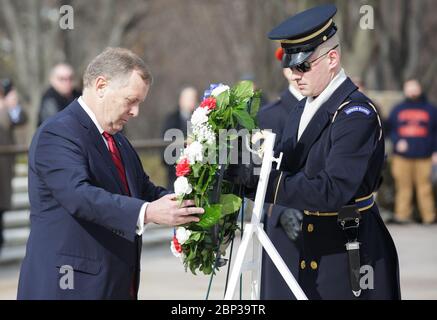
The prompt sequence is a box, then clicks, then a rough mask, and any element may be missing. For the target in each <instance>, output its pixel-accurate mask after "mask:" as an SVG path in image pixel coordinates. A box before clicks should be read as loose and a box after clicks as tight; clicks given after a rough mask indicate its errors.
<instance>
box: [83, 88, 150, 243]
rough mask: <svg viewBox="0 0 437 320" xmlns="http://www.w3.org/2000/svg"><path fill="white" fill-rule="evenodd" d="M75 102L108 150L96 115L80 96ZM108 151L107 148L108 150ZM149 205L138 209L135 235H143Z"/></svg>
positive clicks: (145, 204) (146, 203)
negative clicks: (87, 117) (90, 121)
mask: <svg viewBox="0 0 437 320" xmlns="http://www.w3.org/2000/svg"><path fill="white" fill-rule="evenodd" d="M77 102H79V104H80V106H81V107H82V108H83V110H84V111H85V112H86V113H87V115H88V116H89V117H90V118H91V120H92V121H93V123H94V125H95V126H96V127H97V130H99V133H100V136H101V138H102V140H103V142H104V143H105V145H106V148H108V142H107V141H106V139H105V138H104V137H103V131H104V130H103V128H102V127H101V126H100V124H99V122H98V121H97V118H96V115H95V114H94V112H93V111H92V110H91V109H90V107H88V106H87V105H86V103H85V101H83V99H82V96H80V97H79V99H77ZM108 150H109V148H108ZM148 204H149V203H148V202H145V203H144V204H143V205H142V206H141V209H140V215H139V216H138V221H137V229H136V233H137V235H139V236H140V235H142V234H143V233H144V230H145V225H144V216H145V213H146V209H147V205H148Z"/></svg>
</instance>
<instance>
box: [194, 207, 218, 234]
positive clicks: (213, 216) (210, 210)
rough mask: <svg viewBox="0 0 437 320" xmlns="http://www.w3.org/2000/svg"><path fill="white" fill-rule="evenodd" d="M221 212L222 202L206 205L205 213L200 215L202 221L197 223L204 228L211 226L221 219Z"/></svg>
mask: <svg viewBox="0 0 437 320" xmlns="http://www.w3.org/2000/svg"><path fill="white" fill-rule="evenodd" d="M221 213H222V205H221V204H212V205H209V206H207V207H205V213H204V214H202V215H201V216H200V221H199V222H198V223H197V225H198V226H200V227H202V228H204V229H208V228H211V227H212V226H213V225H215V224H216V223H217V222H218V221H219V220H220V217H221Z"/></svg>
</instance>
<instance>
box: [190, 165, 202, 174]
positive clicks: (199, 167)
mask: <svg viewBox="0 0 437 320" xmlns="http://www.w3.org/2000/svg"><path fill="white" fill-rule="evenodd" d="M201 168H202V164H201V163H200V162H196V163H195V164H193V165H191V169H192V170H193V175H194V178H199V171H200V169H201Z"/></svg>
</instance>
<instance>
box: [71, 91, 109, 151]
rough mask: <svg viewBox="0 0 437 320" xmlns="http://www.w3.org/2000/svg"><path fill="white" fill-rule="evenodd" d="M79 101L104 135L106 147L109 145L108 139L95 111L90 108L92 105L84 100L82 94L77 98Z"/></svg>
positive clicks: (101, 134)
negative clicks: (89, 105)
mask: <svg viewBox="0 0 437 320" xmlns="http://www.w3.org/2000/svg"><path fill="white" fill-rule="evenodd" d="M77 102H79V104H80V106H81V107H82V109H83V110H84V111H85V112H86V113H87V115H88V116H89V117H90V118H91V120H92V121H93V123H94V124H95V126H96V127H97V130H99V133H100V136H101V137H102V139H103V141H104V142H105V145H106V147H108V142H107V141H106V139H105V137H104V136H103V132H104V130H103V128H102V127H101V126H100V124H99V122H98V121H97V118H96V115H95V114H94V112H93V111H92V110H91V109H90V107H88V106H87V104H86V103H85V101H84V100H83V98H82V96H80V97H79V99H77Z"/></svg>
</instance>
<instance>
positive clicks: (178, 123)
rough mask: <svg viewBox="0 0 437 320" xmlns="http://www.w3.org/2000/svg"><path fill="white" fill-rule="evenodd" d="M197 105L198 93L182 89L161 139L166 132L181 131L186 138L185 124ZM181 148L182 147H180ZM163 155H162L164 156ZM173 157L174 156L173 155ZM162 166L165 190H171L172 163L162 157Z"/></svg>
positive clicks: (166, 121) (173, 168)
mask: <svg viewBox="0 0 437 320" xmlns="http://www.w3.org/2000/svg"><path fill="white" fill-rule="evenodd" d="M198 104H199V97H198V92H197V90H196V89H195V88H194V87H191V86H187V87H184V88H183V89H182V90H181V91H180V93H179V100H178V105H177V110H176V111H175V112H173V113H171V114H170V115H168V116H167V118H166V119H165V122H164V126H163V129H162V137H164V136H165V133H166V132H167V130H170V129H178V130H181V131H182V133H183V136H184V137H185V139H186V137H187V122H188V121H189V120H190V118H191V114H192V113H193V111H194V109H195V108H196V106H197V105H198ZM181 147H183V146H181ZM164 154H165V153H163V155H164ZM173 156H175V155H173ZM163 164H164V166H165V167H166V169H167V188H168V189H173V183H174V182H175V180H176V172H175V166H174V163H168V161H166V160H165V159H164V157H163Z"/></svg>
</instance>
